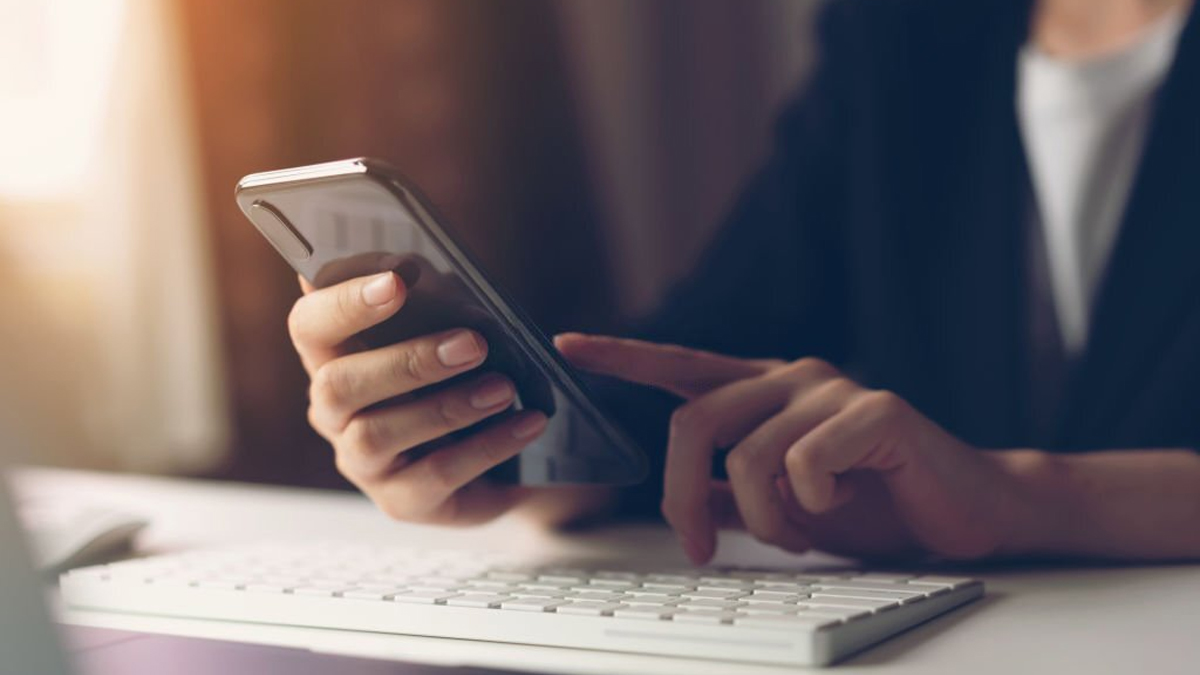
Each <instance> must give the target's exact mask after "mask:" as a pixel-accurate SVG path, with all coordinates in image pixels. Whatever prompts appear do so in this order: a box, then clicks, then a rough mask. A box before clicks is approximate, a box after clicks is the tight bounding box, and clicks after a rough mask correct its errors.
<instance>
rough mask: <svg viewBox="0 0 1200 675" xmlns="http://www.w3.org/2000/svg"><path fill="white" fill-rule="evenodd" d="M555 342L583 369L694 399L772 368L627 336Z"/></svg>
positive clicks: (568, 337)
mask: <svg viewBox="0 0 1200 675" xmlns="http://www.w3.org/2000/svg"><path fill="white" fill-rule="evenodd" d="M554 344H555V346H556V347H558V349H559V351H560V352H562V354H563V356H565V357H566V358H567V360H569V361H570V362H571V363H573V364H575V365H576V366H578V367H579V368H582V369H584V370H588V371H591V372H594V373H599V374H601V375H608V376H611V377H617V378H620V379H622V380H627V381H629V382H636V383H638V384H644V385H647V386H651V387H656V388H658V389H663V390H665V391H669V392H671V393H672V394H675V395H677V396H681V397H683V398H688V399H690V398H695V397H696V396H700V395H701V394H705V393H707V392H709V391H712V390H714V389H717V388H718V387H722V386H724V385H726V384H729V383H731V382H734V381H737V380H743V379H746V378H748V377H755V376H757V375H762V374H763V373H765V372H766V371H767V369H768V364H767V363H766V362H763V361H755V360H748V359H739V358H734V357H730V356H722V355H720V354H714V353H712V352H706V351H702V350H699V349H689V348H687V347H680V346H678V345H666V344H656V343H653V342H645V341H643V340H630V339H626V338H616V337H607V336H599V335H583V334H581V333H563V334H562V335H559V336H557V337H555V339H554Z"/></svg>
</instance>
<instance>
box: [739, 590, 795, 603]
mask: <svg viewBox="0 0 1200 675" xmlns="http://www.w3.org/2000/svg"><path fill="white" fill-rule="evenodd" d="M807 597H808V593H805V594H804V595H795V594H793V593H785V592H781V591H754V593H753V594H751V595H747V596H745V597H743V598H741V600H742V602H797V601H799V600H803V599H804V598H807Z"/></svg>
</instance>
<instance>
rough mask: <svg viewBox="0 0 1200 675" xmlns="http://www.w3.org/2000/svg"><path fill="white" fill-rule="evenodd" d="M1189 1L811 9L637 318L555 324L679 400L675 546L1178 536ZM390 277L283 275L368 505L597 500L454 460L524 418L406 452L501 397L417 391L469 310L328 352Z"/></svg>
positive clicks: (452, 357) (1191, 98) (554, 518)
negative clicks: (786, 91)
mask: <svg viewBox="0 0 1200 675" xmlns="http://www.w3.org/2000/svg"><path fill="white" fill-rule="evenodd" d="M1192 14H1193V13H1192V12H1191V6H1190V3H1189V2H1186V1H1185V0H1041V1H1040V2H1034V3H1028V2H1024V3H1023V2H1014V1H1013V0H977V1H976V2H971V3H964V2H960V1H958V0H841V1H837V2H831V3H830V4H829V5H828V6H827V7H826V8H825V10H824V12H823V14H822V18H821V22H820V45H821V50H820V62H819V66H818V71H817V74H816V75H815V77H814V78H813V80H812V82H811V83H810V84H809V85H808V86H807V87H806V89H805V91H803V92H802V93H801V95H800V96H799V97H798V98H797V100H796V101H795V103H794V104H792V105H791V106H790V107H789V108H788V109H787V110H786V111H785V113H784V115H783V117H782V118H781V121H780V124H779V133H778V137H777V142H776V147H775V152H774V154H773V156H772V158H771V159H770V161H769V162H768V163H767V165H766V166H765V167H764V168H763V170H762V171H761V173H760V174H759V175H758V177H757V178H756V179H755V180H754V181H753V182H752V183H751V184H750V185H749V187H748V189H747V190H746V192H745V194H744V195H743V197H742V199H741V200H740V201H739V204H738V206H737V208H736V209H735V210H734V213H733V214H732V216H731V218H730V221H729V222H728V224H727V225H726V227H725V228H724V230H723V234H722V235H721V236H720V237H718V239H717V241H716V242H715V243H714V245H713V246H712V248H711V252H710V254H709V255H708V258H707V259H706V261H705V262H704V263H703V264H702V265H701V267H700V269H699V270H698V271H697V272H696V273H695V275H694V276H693V277H692V278H691V279H690V280H689V281H688V282H687V283H685V284H683V285H682V287H681V288H680V289H679V290H678V291H677V292H676V293H675V294H674V296H673V297H672V299H671V300H670V301H669V302H668V303H667V305H666V307H665V308H664V309H663V311H662V312H661V313H660V315H659V316H658V317H657V319H656V321H655V323H654V326H657V328H655V327H651V328H650V329H649V330H648V331H646V332H645V336H646V337H648V338H649V339H650V340H652V341H649V342H639V341H629V340H618V339H612V338H599V337H589V336H581V335H566V336H560V338H559V340H558V346H559V348H560V349H561V350H562V352H563V353H564V354H565V355H566V356H567V357H568V358H570V359H571V360H573V361H574V362H575V363H576V364H578V365H579V366H580V367H583V368H586V369H589V370H592V371H595V372H598V373H602V374H607V375H611V376H615V377H618V378H622V379H625V380H629V381H632V382H637V383H641V384H644V385H649V386H651V387H655V388H658V389H661V390H665V391H667V392H670V393H672V394H675V395H677V396H678V397H682V398H683V399H685V400H686V402H685V403H683V404H682V405H680V406H679V407H678V408H677V409H676V410H675V411H674V413H673V414H672V415H671V417H670V423H669V439H668V441H667V452H666V454H665V461H664V462H663V467H662V468H663V479H662V485H663V492H662V510H663V513H664V515H665V516H666V518H667V521H668V522H669V523H670V524H671V526H672V528H673V529H674V530H675V532H676V533H677V535H678V536H679V539H680V542H681V545H682V546H683V547H684V549H685V550H686V551H687V553H688V555H689V556H690V557H691V558H692V559H693V560H694V561H696V562H697V563H702V562H705V561H707V560H708V559H709V558H711V556H712V555H713V553H714V548H715V536H714V535H715V529H716V528H717V527H718V526H719V525H723V524H727V523H730V522H732V523H734V524H738V525H741V526H744V527H745V528H747V529H748V530H749V531H750V532H751V533H753V534H754V535H755V536H756V537H758V538H759V539H761V540H763V541H765V542H768V543H771V544H774V545H777V546H780V547H783V548H785V549H787V550H792V551H802V550H806V549H808V548H811V547H817V548H821V549H824V550H830V551H834V552H838V553H847V554H852V555H864V556H907V555H929V554H931V555H936V556H942V557H949V558H956V559H977V558H984V557H992V556H1034V555H1060V556H1087V557H1112V558H1126V559H1169V558H1191V557H1196V556H1200V528H1197V527H1196V526H1195V522H1194V521H1195V518H1196V516H1197V515H1198V514H1200V456H1198V455H1197V453H1196V452H1195V451H1194V449H1195V448H1198V447H1200V415H1197V414H1196V404H1197V402H1198V401H1200V302H1198V300H1197V299H1198V298H1200V272H1197V270H1196V267H1197V266H1196V265H1195V264H1194V260H1195V256H1196V255H1197V254H1200V229H1197V228H1196V227H1195V226H1194V224H1195V222H1197V219H1200V199H1197V196H1196V195H1197V191H1196V190H1194V189H1193V187H1192V180H1191V175H1192V174H1191V171H1192V169H1191V166H1190V163H1191V162H1194V161H1195V160H1197V159H1200V133H1198V130H1197V128H1196V125H1195V122H1194V120H1195V119H1197V114H1200V95H1198V94H1200V91H1197V89H1196V87H1195V85H1194V83H1195V82H1196V81H1198V80H1197V79H1196V78H1197V76H1200V72H1198V71H1200V27H1198V26H1197V25H1196V20H1195V19H1194V18H1193V16H1192ZM404 298H405V293H404V288H403V285H402V283H401V282H400V280H399V279H398V278H397V277H396V276H395V275H394V274H390V273H389V274H384V275H380V276H376V277H372V278H366V279H357V280H352V281H350V282H347V283H345V284H342V285H340V286H336V287H331V288H327V289H323V290H320V291H313V290H312V289H311V288H308V289H306V295H305V296H304V297H303V298H302V299H301V300H299V301H298V302H297V303H296V306H295V308H294V311H293V313H292V315H291V322H290V328H291V332H292V336H293V340H294V342H295V344H296V347H297V350H298V351H299V353H300V356H301V358H302V360H303V361H304V364H305V367H306V368H307V369H308V371H309V373H310V374H311V375H312V378H313V384H312V390H311V397H312V407H311V410H310V419H311V421H312V423H313V425H314V426H315V427H316V428H317V429H318V430H319V431H320V432H321V433H322V434H323V435H324V436H325V437H326V438H328V439H329V440H330V441H331V442H332V443H333V445H334V447H335V448H336V450H337V462H338V467H339V469H340V470H341V471H342V472H343V473H344V474H345V475H346V476H347V477H348V478H349V479H350V480H352V481H353V482H354V483H355V484H356V485H358V486H359V487H360V488H362V489H363V490H364V491H365V492H366V493H367V494H368V495H370V496H371V497H372V499H374V500H375V501H376V503H378V504H379V506H380V507H381V508H383V509H384V510H385V511H386V512H388V513H389V514H391V515H392V516H394V517H396V518H400V519H405V520H419V521H424V522H436V523H446V524H459V523H474V522H480V521H482V520H486V519H488V518H491V517H494V516H495V515H497V514H499V513H502V512H504V511H507V510H509V509H511V508H520V509H524V510H526V511H528V512H529V513H530V514H531V515H533V516H535V517H538V518H541V519H543V520H544V521H546V522H551V523H553V522H561V521H562V520H565V519H569V518H572V517H576V516H578V515H580V514H583V513H594V512H597V511H598V510H601V509H604V508H608V507H610V506H611V505H612V504H613V503H614V500H616V499H619V498H621V497H622V496H617V495H612V494H608V493H606V492H604V491H594V490H592V491H580V490H566V489H557V490H532V489H518V488H503V487H497V486H494V485H491V484H488V483H486V482H485V481H482V480H479V476H480V475H481V474H482V473H483V472H484V471H486V470H487V469H488V468H489V467H491V466H493V465H495V464H497V463H499V462H502V461H504V460H505V459H507V458H509V457H511V456H513V455H515V454H516V453H518V452H520V450H521V448H522V447H524V445H525V444H527V443H528V442H529V440H530V439H532V438H535V437H536V436H537V435H538V434H539V433H541V431H542V429H543V427H544V424H545V419H544V417H542V416H541V414H540V413H537V412H526V413H523V414H521V415H518V416H515V417H512V418H509V419H507V420H505V421H503V422H501V423H498V424H495V425H491V426H486V427H485V428H484V430H483V431H481V432H479V433H477V434H475V435H473V436H471V437H469V438H467V439H463V440H455V441H453V442H450V443H448V444H446V445H444V446H441V447H439V448H438V449H437V450H436V451H434V452H432V453H428V454H424V453H412V454H407V451H408V450H411V449H412V448H414V447H417V446H421V445H423V444H426V443H429V442H431V441H435V440H438V439H439V438H441V437H442V436H444V435H446V434H447V433H448V432H450V431H453V430H455V429H460V428H464V427H467V426H470V425H472V424H475V423H476V422H478V421H480V420H483V419H486V418H488V417H490V416H492V415H494V414H495V413H497V412H499V411H501V410H504V409H506V408H507V406H508V405H509V403H510V402H511V401H512V399H513V390H512V386H511V383H508V382H506V381H505V380H503V379H502V378H499V379H498V378H496V377H492V376H488V375H487V374H480V375H479V376H478V377H477V378H476V379H467V380H465V381H464V382H463V383H462V384H458V385H455V386H453V387H450V388H447V389H441V390H431V391H425V390H424V388H425V387H427V386H428V385H430V384H434V383H436V382H439V381H442V380H445V379H448V378H450V377H454V376H456V375H459V374H462V373H465V372H468V371H472V370H473V369H475V368H477V367H478V366H479V364H481V363H482V362H483V358H484V354H485V352H486V349H487V345H486V344H485V343H484V342H483V341H482V339H481V338H480V337H479V336H478V335H475V334H473V333H470V332H467V331H452V332H450V333H445V334H438V335H431V336H426V337H423V338H418V339H415V340H412V341H409V342H405V343H401V344H397V345H392V346H390V347H386V348H383V349H377V350H373V351H366V352H354V351H353V349H352V348H351V347H350V346H349V345H351V344H352V343H351V342H349V340H350V338H351V337H352V336H353V335H354V334H356V333H357V332H359V331H361V330H364V329H366V328H368V327H370V326H372V325H374V324H376V323H378V322H380V321H382V320H384V319H386V318H388V317H390V316H391V315H392V314H394V313H395V312H397V311H398V310H399V309H400V308H401V307H402V305H403V303H404ZM662 343H679V344H689V345H693V346H695V347H699V348H703V349H705V350H707V351H697V350H692V349H685V348H682V347H673V346H664V345H663V344H662ZM401 366H404V367H401ZM847 373H853V376H851V375H848V374H847ZM401 394H415V395H413V396H406V397H404V399H402V400H403V402H400V403H391V404H389V405H387V406H385V407H382V408H380V407H377V406H376V405H375V404H377V403H379V402H381V401H389V400H391V399H393V398H394V397H397V396H400V395H401ZM646 405H647V406H649V404H646ZM630 407H637V408H639V409H640V408H643V406H642V405H641V404H639V405H638V406H630ZM640 417H643V418H645V417H646V416H645V415H640ZM651 417H652V416H651ZM631 424H634V426H638V425H641V426H642V427H643V429H644V430H647V431H648V432H652V431H653V425H654V423H653V422H652V421H651V422H647V421H646V420H645V419H641V420H632V421H631ZM647 425H650V426H647ZM667 427H668V424H667V423H666V422H665V420H663V421H661V422H660V423H659V429H660V430H665V429H666V428H667ZM717 448H732V450H730V451H729V452H728V454H727V455H726V457H725V467H726V469H727V473H728V480H714V479H713V477H712V475H711V470H710V467H711V460H712V457H713V455H714V452H715V450H716V449H717ZM418 455H420V456H418ZM623 497H626V498H629V499H631V500H632V502H633V503H640V502H639V499H638V495H624V496H623Z"/></svg>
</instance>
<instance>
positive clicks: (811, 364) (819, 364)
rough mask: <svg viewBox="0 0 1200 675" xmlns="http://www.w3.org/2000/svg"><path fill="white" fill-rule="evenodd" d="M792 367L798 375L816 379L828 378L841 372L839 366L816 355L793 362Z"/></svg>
mask: <svg viewBox="0 0 1200 675" xmlns="http://www.w3.org/2000/svg"><path fill="white" fill-rule="evenodd" d="M791 369H792V372H794V373H795V374H797V375H800V376H803V377H809V378H814V379H826V378H830V377H836V376H837V375H838V374H839V373H838V370H837V368H834V367H833V366H831V365H829V363H828V362H827V361H824V360H822V359H818V358H816V357H815V356H806V357H804V358H802V359H799V360H797V361H795V362H793V363H792V368H791Z"/></svg>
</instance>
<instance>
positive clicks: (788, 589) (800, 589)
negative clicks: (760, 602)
mask: <svg viewBox="0 0 1200 675" xmlns="http://www.w3.org/2000/svg"><path fill="white" fill-rule="evenodd" d="M812 589H813V587H812V586H810V585H806V584H777V583H770V584H757V585H756V586H755V587H754V592H755V593H757V592H758V591H763V592H771V593H792V594H794V595H805V594H807V593H809V592H811V591H812Z"/></svg>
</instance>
